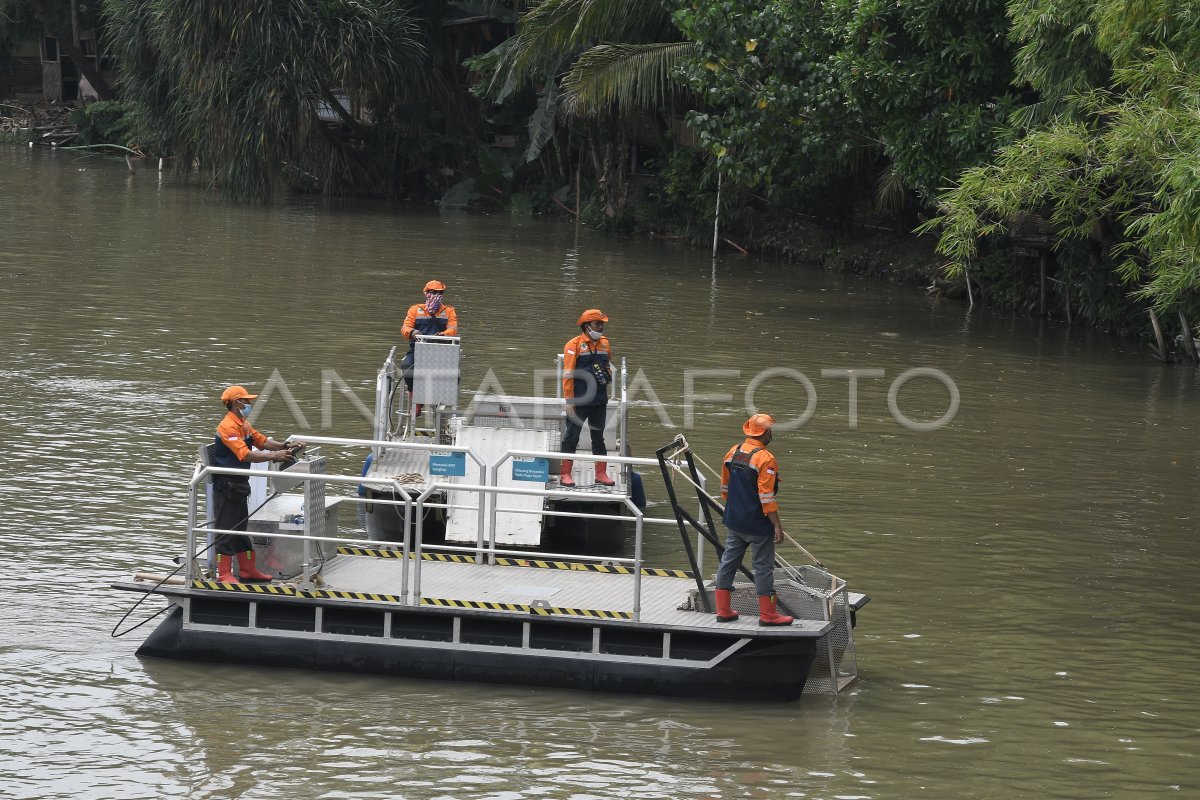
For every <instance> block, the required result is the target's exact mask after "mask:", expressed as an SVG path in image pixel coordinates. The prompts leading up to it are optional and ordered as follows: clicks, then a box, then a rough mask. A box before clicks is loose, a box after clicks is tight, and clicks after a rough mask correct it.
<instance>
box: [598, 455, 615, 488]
mask: <svg viewBox="0 0 1200 800" xmlns="http://www.w3.org/2000/svg"><path fill="white" fill-rule="evenodd" d="M596 483H598V484H600V485H601V486H612V485H613V484H614V483H616V481H614V480H613V479H612V478H610V477H608V462H607V461H597V462H596Z"/></svg>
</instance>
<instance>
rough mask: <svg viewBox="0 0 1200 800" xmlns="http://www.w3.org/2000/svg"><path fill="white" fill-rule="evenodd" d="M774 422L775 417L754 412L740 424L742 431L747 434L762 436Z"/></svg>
mask: <svg viewBox="0 0 1200 800" xmlns="http://www.w3.org/2000/svg"><path fill="white" fill-rule="evenodd" d="M774 424H775V418H774V417H772V416H771V415H770V414H754V415H753V416H751V417H750V419H748V420H746V422H745V424H743V425H742V433H744V434H746V435H747V436H762V435H763V434H764V433H766V432H767V431H769V430H771V426H773V425H774Z"/></svg>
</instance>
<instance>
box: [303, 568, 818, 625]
mask: <svg viewBox="0 0 1200 800" xmlns="http://www.w3.org/2000/svg"><path fill="white" fill-rule="evenodd" d="M379 552H395V551H379ZM508 560H509V561H514V559H508ZM518 561H519V560H518ZM528 563H529V564H530V566H527V567H526V566H501V565H489V564H475V563H473V562H472V563H460V562H456V561H440V560H434V559H433V558H432V557H431V558H430V559H429V560H424V559H423V560H422V564H421V586H420V595H421V602H422V604H424V605H448V606H451V607H476V608H490V609H492V610H504V609H503V608H494V607H493V606H501V607H502V606H504V605H516V606H525V607H530V608H533V609H539V608H540V609H547V610H550V612H549V613H562V614H564V615H566V616H574V615H575V614H572V613H571V612H572V611H579V612H585V613H580V614H578V616H595V617H599V618H615V619H621V618H628V617H626V616H625V615H630V616H632V613H633V610H634V586H633V580H634V579H633V575H632V574H618V573H616V572H599V571H594V570H592V569H589V568H588V567H589V566H591V565H585V564H577V565H575V566H574V568H570V567H567V565H564V567H566V568H556V567H538V566H535V565H533V560H532V559H531V560H530V561H529V562H528ZM403 566H404V565H403V560H402V558H396V557H379V556H374V555H338V557H337V558H335V559H333V560H331V561H330V562H329V563H328V564H327V565H326V566H325V568H324V570H323V571H322V578H323V579H324V582H325V583H324V586H323V587H322V588H323V589H326V590H330V591H344V592H352V593H368V594H378V595H390V596H398V595H400V593H401V575H402V572H403ZM610 569H611V568H610ZM647 571H648V572H655V571H658V572H668V571H666V570H647ZM695 587H696V583H695V581H694V580H692V578H690V577H688V576H687V575H686V573H675V574H673V575H670V576H662V575H654V574H643V575H642V579H641V601H642V607H641V614H640V615H639V620H638V621H639V622H640V623H642V624H645V625H654V626H670V627H674V628H692V629H706V628H718V627H719V628H720V629H722V630H723V631H726V632H730V631H734V630H740V629H743V628H746V629H753V630H754V631H756V632H758V631H763V630H764V629H763V628H762V627H760V626H759V625H758V617H757V616H747V615H743V616H742V617H741V618H740V619H738V620H736V621H735V622H726V623H719V622H717V620H716V617H715V616H714V615H713V614H706V613H703V612H697V611H684V610H680V606H683V605H684V604H685V603H686V601H687V600H688V595H689V591H690V590H693V589H695ZM409 589H410V591H413V590H414V589H415V587H414V586H410V587H409ZM414 595H415V592H414ZM441 601H450V602H441ZM586 612H600V613H596V614H588V613H586ZM512 613H521V612H520V611H514V612H512ZM525 613H528V612H525ZM829 625H830V623H828V622H824V621H820V620H796V622H795V623H793V624H792V625H791V626H789V632H790V633H791V634H792V635H804V634H807V635H811V636H820V635H821V634H822V633H824V632H825V631H826V630H827V629H828V628H829ZM776 630H782V629H776Z"/></svg>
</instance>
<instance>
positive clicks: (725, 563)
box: [714, 528, 775, 596]
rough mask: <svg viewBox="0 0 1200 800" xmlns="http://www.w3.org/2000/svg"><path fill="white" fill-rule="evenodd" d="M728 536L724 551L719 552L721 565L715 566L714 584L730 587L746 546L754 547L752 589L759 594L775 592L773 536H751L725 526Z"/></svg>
mask: <svg viewBox="0 0 1200 800" xmlns="http://www.w3.org/2000/svg"><path fill="white" fill-rule="evenodd" d="M726 530H728V531H729V538H727V539H726V540H725V552H724V553H722V554H721V565H720V566H719V567H717V579H716V582H715V584H714V585H715V586H716V587H717V588H718V589H732V588H733V578H734V576H735V575H737V571H738V567H739V566H741V563H742V556H743V555H745V554H746V548H747V547H753V548H754V563H753V565H752V568H753V570H754V589H755V591H757V592H758V594H759V595H760V596H763V595H771V594H775V537H774V536H772V535H770V534H768V535H767V536H752V535H750V534H745V533H738V532H737V531H735V530H732V529H729V528H726Z"/></svg>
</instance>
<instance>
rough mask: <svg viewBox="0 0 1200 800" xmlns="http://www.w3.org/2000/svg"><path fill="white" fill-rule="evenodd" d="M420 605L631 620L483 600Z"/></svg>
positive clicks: (629, 615)
mask: <svg viewBox="0 0 1200 800" xmlns="http://www.w3.org/2000/svg"><path fill="white" fill-rule="evenodd" d="M421 605H423V606H438V607H439V608H472V609H477V610H480V611H517V612H520V613H522V614H537V615H539V616H547V617H548V616H565V617H588V618H590V619H633V612H631V611H607V610H604V609H596V608H557V607H555V606H530V605H526V604H525V603H492V602H487V601H484V600H450V599H448V598H444V597H422V598H421Z"/></svg>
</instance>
